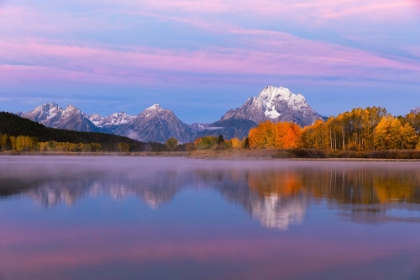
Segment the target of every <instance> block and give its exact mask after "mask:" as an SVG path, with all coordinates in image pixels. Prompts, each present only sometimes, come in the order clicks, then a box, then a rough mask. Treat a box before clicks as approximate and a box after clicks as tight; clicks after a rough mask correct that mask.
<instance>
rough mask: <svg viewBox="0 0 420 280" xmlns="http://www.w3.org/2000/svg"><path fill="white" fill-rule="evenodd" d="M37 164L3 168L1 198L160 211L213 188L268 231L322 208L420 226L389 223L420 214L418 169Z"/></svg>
mask: <svg viewBox="0 0 420 280" xmlns="http://www.w3.org/2000/svg"><path fill="white" fill-rule="evenodd" d="M107 160H109V159H107ZM110 161H111V162H112V161H116V160H110ZM11 162H13V161H11ZM30 162H31V161H29V164H28V165H27V166H20V167H19V168H20V169H21V170H20V172H14V171H13V170H8V169H13V168H14V166H13V164H6V165H4V166H2V169H1V170H0V196H2V197H3V198H7V197H8V196H13V195H23V196H29V197H30V198H31V199H32V200H33V201H35V202H36V203H38V204H40V205H42V206H45V207H47V208H50V207H55V206H57V205H60V204H63V203H64V204H66V205H68V206H72V205H74V204H75V203H77V202H78V201H79V200H80V199H82V198H83V197H85V196H88V197H97V196H100V195H106V196H109V197H111V198H112V199H114V200H118V201H121V200H124V199H126V198H127V197H129V196H136V197H138V198H140V199H141V200H143V201H144V202H146V203H147V205H149V206H150V207H151V208H153V209H157V208H158V207H159V205H161V204H163V203H169V202H170V201H171V200H172V199H173V198H174V197H175V196H176V195H177V193H178V192H180V191H181V190H182V189H184V188H186V187H193V188H196V189H203V188H211V189H214V190H217V191H218V192H220V193H221V194H222V195H223V197H224V198H225V199H226V200H227V201H228V202H230V203H235V204H238V205H240V206H242V207H243V209H245V210H246V211H247V212H248V213H249V214H250V215H251V216H252V217H253V218H255V219H257V220H258V221H259V222H260V223H261V225H263V226H264V227H267V228H278V229H287V228H288V227H289V225H290V224H301V223H302V222H303V220H304V216H305V211H306V208H307V207H308V204H310V203H313V204H317V203H323V202H325V203H326V204H327V205H328V206H329V207H332V208H337V209H339V210H340V211H341V212H340V215H341V216H342V217H345V218H348V219H349V220H351V221H355V222H362V223H363V222H367V223H378V222H386V221H415V222H417V221H420V219H419V218H420V216H419V217H409V218H407V217H403V218H399V217H391V216H388V215H387V212H388V211H389V210H391V209H400V210H401V209H404V210H407V211H410V210H418V207H417V206H418V203H419V202H420V172H418V170H419V169H418V164H415V165H413V164H412V163H397V164H392V163H383V162H382V163H380V162H377V163H374V164H372V163H362V162H359V163H357V162H356V163H343V162H332V163H331V162H330V163H328V162H294V161H290V162H283V163H280V164H279V163H278V162H277V163H276V164H274V165H273V164H272V163H271V164H270V162H268V163H267V162H263V163H262V162H254V163H255V165H254V163H252V162H250V163H235V162H217V163H208V162H200V164H195V163H188V161H187V164H184V165H172V164H166V165H159V164H155V165H153V164H152V165H149V166H148V165H146V166H142V169H138V168H136V165H135V164H134V165H130V164H128V165H127V163H126V162H125V163H124V164H123V165H119V163H118V162H115V163H111V164H108V163H107V164H98V162H97V161H95V160H92V161H91V164H90V163H89V161H87V162H86V163H85V164H82V165H77V166H75V165H74V163H72V160H68V159H62V158H61V159H60V161H59V164H58V165H56V163H54V165H55V166H53V165H51V166H50V165H48V162H33V163H32V165H31V164H30ZM9 163H10V162H9ZM133 163H134V162H133ZM395 165H396V166H397V168H396V166H395ZM57 166H58V167H57Z"/></svg>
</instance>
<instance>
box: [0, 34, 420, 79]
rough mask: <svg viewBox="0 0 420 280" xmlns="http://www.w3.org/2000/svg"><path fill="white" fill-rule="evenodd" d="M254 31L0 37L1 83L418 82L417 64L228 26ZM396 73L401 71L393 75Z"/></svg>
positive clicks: (418, 65) (418, 64) (418, 66)
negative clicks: (208, 42)
mask: <svg viewBox="0 0 420 280" xmlns="http://www.w3.org/2000/svg"><path fill="white" fill-rule="evenodd" d="M225 32H232V33H238V34H244V33H246V34H248V35H252V36H251V37H250V39H249V41H248V42H247V41H245V42H244V47H243V48H221V47H207V48H204V49H200V50H195V51H188V50H168V49H151V48H138V47H131V48H125V49H124V50H115V49H110V48H108V47H107V46H97V47H82V46H68V45H61V44H59V43H54V42H49V41H39V40H16V41H9V42H0V58H1V59H2V60H3V61H11V62H13V63H3V64H0V69H1V71H2V76H1V77H0V80H2V81H3V82H6V83H8V82H10V81H13V80H15V81H25V80H35V81H36V80H50V81H54V80H71V81H82V82H83V81H84V82H93V83H101V82H104V83H117V84H119V83H127V82H128V83H134V84H144V83H148V84H153V83H160V82H161V81H162V79H167V80H168V81H169V82H170V81H171V80H172V81H179V80H185V79H187V80H188V79H189V78H192V77H193V76H197V75H201V76H202V77H201V79H204V80H205V79H206V78H205V77H206V76H209V77H212V78H210V79H213V78H214V76H219V77H220V76H226V75H227V76H229V75H230V76H232V77H233V76H237V75H257V76H258V75H271V76H273V77H274V76H307V77H341V78H346V79H347V78H350V79H365V78H370V79H379V80H384V81H385V80H391V81H392V80H399V81H412V82H414V81H418V77H419V74H420V63H419V62H418V61H412V60H409V59H401V58H386V57H381V56H378V55H376V54H374V53H369V52H366V51H361V50H357V49H352V48H348V47H343V46H339V45H334V44H328V43H322V42H315V41H310V40H305V39H301V38H297V37H295V36H292V35H289V34H285V33H276V32H266V31H259V30H242V29H233V30H228V29H226V30H225ZM399 73H403V74H401V75H400V76H399Z"/></svg>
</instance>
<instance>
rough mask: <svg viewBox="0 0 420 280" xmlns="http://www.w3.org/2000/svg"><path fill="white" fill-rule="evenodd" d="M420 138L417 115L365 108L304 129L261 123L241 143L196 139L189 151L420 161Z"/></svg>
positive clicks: (237, 140) (284, 124) (320, 121)
mask: <svg viewBox="0 0 420 280" xmlns="http://www.w3.org/2000/svg"><path fill="white" fill-rule="evenodd" d="M419 133H420V114H413V113H410V114H407V115H405V116H397V117H395V116H392V115H391V114H389V113H388V112H387V111H386V109H384V108H381V107H368V108H364V109H363V108H356V109H353V110H351V111H348V112H344V113H341V114H339V115H338V116H336V117H330V118H328V119H327V120H325V121H322V120H319V121H316V122H315V123H314V124H313V125H310V126H307V127H303V128H302V127H300V126H298V125H297V124H295V123H290V122H279V123H273V122H270V121H266V122H261V123H260V124H259V125H258V126H257V127H255V128H252V129H251V130H250V132H249V134H248V137H246V138H244V139H242V140H240V139H237V138H234V139H230V140H224V142H223V143H221V142H220V141H217V140H218V138H217V137H211V136H206V137H202V138H199V139H197V140H195V142H194V143H193V145H192V147H191V150H194V151H201V150H223V149H250V150H273V157H277V158H373V159H375V158H377V159H380V158H382V159H420V137H419ZM220 137H221V136H220ZM220 137H219V140H220Z"/></svg>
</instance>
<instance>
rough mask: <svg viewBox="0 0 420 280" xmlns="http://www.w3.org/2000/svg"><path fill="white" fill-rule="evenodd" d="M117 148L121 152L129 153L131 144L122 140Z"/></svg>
mask: <svg viewBox="0 0 420 280" xmlns="http://www.w3.org/2000/svg"><path fill="white" fill-rule="evenodd" d="M117 149H118V151H119V152H120V153H128V152H129V151H130V146H129V145H128V144H127V143H124V142H120V143H118V145H117Z"/></svg>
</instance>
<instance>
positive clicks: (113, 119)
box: [89, 112, 135, 128]
mask: <svg viewBox="0 0 420 280" xmlns="http://www.w3.org/2000/svg"><path fill="white" fill-rule="evenodd" d="M134 118H135V117H134V116H130V115H129V114H127V113H124V112H121V113H113V114H112V115H110V116H107V117H101V116H100V115H98V114H93V115H91V116H89V120H90V121H91V122H92V123H93V124H94V125H96V126H97V127H108V128H109V127H112V126H119V125H123V124H128V123H131V121H132V120H133V119H134Z"/></svg>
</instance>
